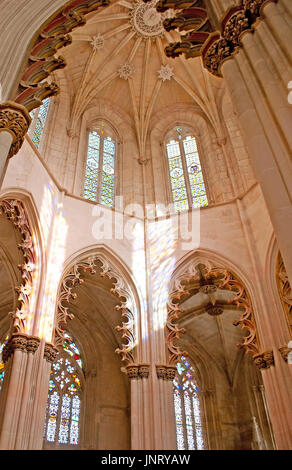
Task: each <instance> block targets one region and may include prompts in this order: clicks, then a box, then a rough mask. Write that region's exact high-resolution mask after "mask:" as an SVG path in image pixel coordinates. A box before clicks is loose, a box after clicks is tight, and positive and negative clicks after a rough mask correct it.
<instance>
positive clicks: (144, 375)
mask: <svg viewBox="0 0 292 470" xmlns="http://www.w3.org/2000/svg"><path fill="white" fill-rule="evenodd" d="M149 371H150V366H149V364H128V365H127V366H126V367H125V372H126V374H127V376H128V377H129V379H148V377H149Z"/></svg>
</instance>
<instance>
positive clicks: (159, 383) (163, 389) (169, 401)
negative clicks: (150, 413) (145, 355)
mask: <svg viewBox="0 0 292 470" xmlns="http://www.w3.org/2000/svg"><path fill="white" fill-rule="evenodd" d="M175 374H176V367H175V366H171V365H156V376H157V379H156V378H155V379H156V380H153V382H154V387H155V404H156V409H157V410H158V409H159V411H160V414H159V427H158V426H157V417H156V426H155V428H156V429H155V431H156V432H155V435H156V437H155V449H163V450H175V449H176V448H177V447H176V431H175V413H174V400H173V384H172V381H173V380H174V377H175ZM153 379H154V378H153Z"/></svg>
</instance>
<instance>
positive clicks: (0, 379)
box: [0, 336, 8, 392]
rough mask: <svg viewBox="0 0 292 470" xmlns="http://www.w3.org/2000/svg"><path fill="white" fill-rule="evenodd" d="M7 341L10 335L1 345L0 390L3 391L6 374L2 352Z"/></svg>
mask: <svg viewBox="0 0 292 470" xmlns="http://www.w3.org/2000/svg"><path fill="white" fill-rule="evenodd" d="M7 341H8V336H6V338H5V340H4V341H3V342H2V343H1V345H0V392H1V389H2V383H3V380H4V374H5V370H4V362H3V359H2V352H3V348H4V346H5V344H6V343H7Z"/></svg>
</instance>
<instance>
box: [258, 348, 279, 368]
mask: <svg viewBox="0 0 292 470" xmlns="http://www.w3.org/2000/svg"><path fill="white" fill-rule="evenodd" d="M253 360H254V363H255V365H256V366H257V367H258V368H259V369H269V368H270V367H271V366H274V365H275V361H274V353H273V351H265V352H262V353H259V354H255V355H254V357H253Z"/></svg>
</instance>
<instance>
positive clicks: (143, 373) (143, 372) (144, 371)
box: [139, 364, 150, 379]
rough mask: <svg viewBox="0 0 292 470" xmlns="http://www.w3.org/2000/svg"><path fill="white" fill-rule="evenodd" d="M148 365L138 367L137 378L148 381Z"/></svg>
mask: <svg viewBox="0 0 292 470" xmlns="http://www.w3.org/2000/svg"><path fill="white" fill-rule="evenodd" d="M149 369H150V367H149V364H140V365H139V377H140V378H141V379H148V377H149Z"/></svg>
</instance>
